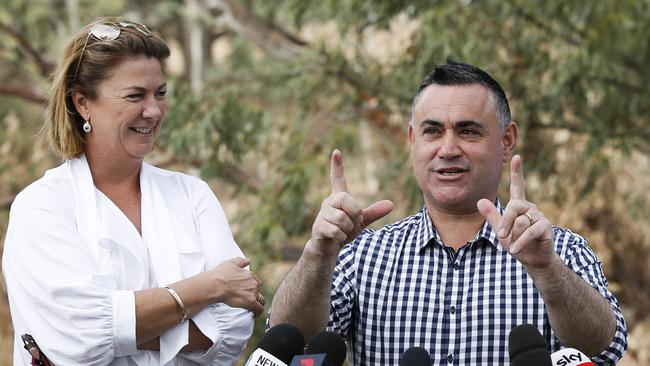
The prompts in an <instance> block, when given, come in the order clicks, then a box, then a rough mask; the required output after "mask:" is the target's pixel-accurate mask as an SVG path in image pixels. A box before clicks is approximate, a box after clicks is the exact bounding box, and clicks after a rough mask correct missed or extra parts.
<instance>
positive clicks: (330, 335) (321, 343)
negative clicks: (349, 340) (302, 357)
mask: <svg viewBox="0 0 650 366" xmlns="http://www.w3.org/2000/svg"><path fill="white" fill-rule="evenodd" d="M347 351H348V347H347V346H346V345H345V341H344V340H343V338H342V337H341V336H340V335H338V333H335V332H320V333H318V334H317V335H315V336H314V338H312V339H311V340H310V341H309V343H308V344H307V347H306V348H305V354H306V355H316V354H319V353H324V354H326V355H327V360H328V361H329V362H331V363H332V365H334V366H341V365H343V361H345V355H346V352H347Z"/></svg>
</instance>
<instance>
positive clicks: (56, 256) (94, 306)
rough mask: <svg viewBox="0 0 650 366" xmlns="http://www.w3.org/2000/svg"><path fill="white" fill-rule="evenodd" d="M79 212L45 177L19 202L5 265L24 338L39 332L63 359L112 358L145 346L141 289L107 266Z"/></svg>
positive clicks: (44, 346)
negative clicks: (102, 266) (94, 252)
mask: <svg viewBox="0 0 650 366" xmlns="http://www.w3.org/2000/svg"><path fill="white" fill-rule="evenodd" d="M74 217H75V216H74V211H73V208H72V205H71V200H66V199H65V198H64V197H63V195H62V194H61V192H60V190H58V189H56V187H51V186H47V185H44V184H41V185H33V186H31V187H30V188H28V189H26V190H25V191H23V193H21V194H20V195H18V197H17V198H16V200H15V201H14V204H13V205H12V208H11V213H10V219H9V227H8V230H7V237H6V240H5V249H4V254H3V271H4V275H5V279H6V282H7V290H8V295H9V303H10V308H11V314H12V318H13V323H14V328H15V332H16V338H17V339H19V338H18V337H19V335H20V334H23V333H29V334H31V335H32V336H33V337H34V339H35V341H36V343H37V344H38V345H39V347H40V348H41V350H42V351H43V353H44V354H45V355H46V356H47V357H48V358H49V359H50V360H51V361H52V362H53V363H54V364H57V365H72V364H78V365H80V364H83V365H106V364H108V363H110V362H111V361H112V360H113V358H114V357H120V356H126V355H131V354H134V353H136V352H137V349H136V341H135V299H134V294H133V292H132V291H125V290H117V289H116V286H115V283H114V281H113V278H112V276H111V275H110V274H104V273H99V271H98V270H97V268H96V265H95V262H94V260H93V258H92V256H91V254H90V253H89V250H88V247H87V246H86V245H85V243H84V241H83V240H82V238H81V236H80V235H79V233H78V232H77V230H76V223H75V222H76V220H75V219H74ZM17 349H18V348H17ZM25 352H26V351H25ZM23 359H24V358H23Z"/></svg>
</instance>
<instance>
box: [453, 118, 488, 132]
mask: <svg viewBox="0 0 650 366" xmlns="http://www.w3.org/2000/svg"><path fill="white" fill-rule="evenodd" d="M468 127H472V128H477V129H480V130H485V124H483V123H481V122H477V121H474V120H462V121H458V122H455V123H454V128H456V129H459V128H468Z"/></svg>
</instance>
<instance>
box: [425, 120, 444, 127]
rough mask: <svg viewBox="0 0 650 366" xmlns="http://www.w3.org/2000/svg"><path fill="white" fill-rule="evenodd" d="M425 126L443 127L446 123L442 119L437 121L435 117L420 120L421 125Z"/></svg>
mask: <svg viewBox="0 0 650 366" xmlns="http://www.w3.org/2000/svg"><path fill="white" fill-rule="evenodd" d="M425 126H434V127H442V126H444V124H443V123H442V122H440V121H436V120H433V119H425V120H424V121H422V122H420V127H425Z"/></svg>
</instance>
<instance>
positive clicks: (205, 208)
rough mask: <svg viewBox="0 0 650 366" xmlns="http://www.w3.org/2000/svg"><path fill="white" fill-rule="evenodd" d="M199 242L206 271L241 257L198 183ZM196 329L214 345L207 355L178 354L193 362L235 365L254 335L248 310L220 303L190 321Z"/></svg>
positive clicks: (202, 184) (224, 221)
mask: <svg viewBox="0 0 650 366" xmlns="http://www.w3.org/2000/svg"><path fill="white" fill-rule="evenodd" d="M194 198H195V202H196V215H197V224H198V233H199V242H200V245H201V246H202V248H203V251H204V253H205V254H206V270H209V269H212V268H214V267H215V266H216V265H218V264H219V263H221V262H223V261H224V260H228V259H231V258H234V257H243V256H244V255H243V254H242V251H241V250H240V249H239V246H238V245H237V244H236V243H235V240H234V238H233V236H232V232H231V231H230V226H229V225H228V220H227V218H226V214H225V213H224V211H223V208H222V207H221V204H220V203H219V201H218V200H217V198H216V197H215V195H214V193H212V190H210V188H209V187H208V185H207V184H206V183H205V182H203V181H199V183H198V185H197V188H196V191H195V197H194ZM192 320H193V321H194V323H195V324H196V325H197V327H198V328H199V329H200V330H201V332H202V333H203V334H205V336H206V337H208V338H209V339H210V340H212V342H213V344H214V345H213V346H212V348H210V349H209V350H208V351H207V352H200V353H198V352H192V353H185V354H181V356H183V357H184V358H188V359H190V360H192V361H194V362H198V363H201V364H204V363H210V362H211V361H212V362H213V363H210V364H214V365H234V364H235V363H236V361H237V360H238V359H239V357H240V356H241V354H242V352H243V351H244V349H245V348H246V343H247V341H248V338H250V336H251V334H252V333H253V325H254V317H253V313H252V312H251V311H248V310H245V309H240V308H233V307H230V306H228V305H226V304H223V303H216V304H212V305H210V306H208V307H207V308H205V309H203V310H202V311H201V312H199V313H198V314H197V315H196V316H194V317H193V318H192Z"/></svg>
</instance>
